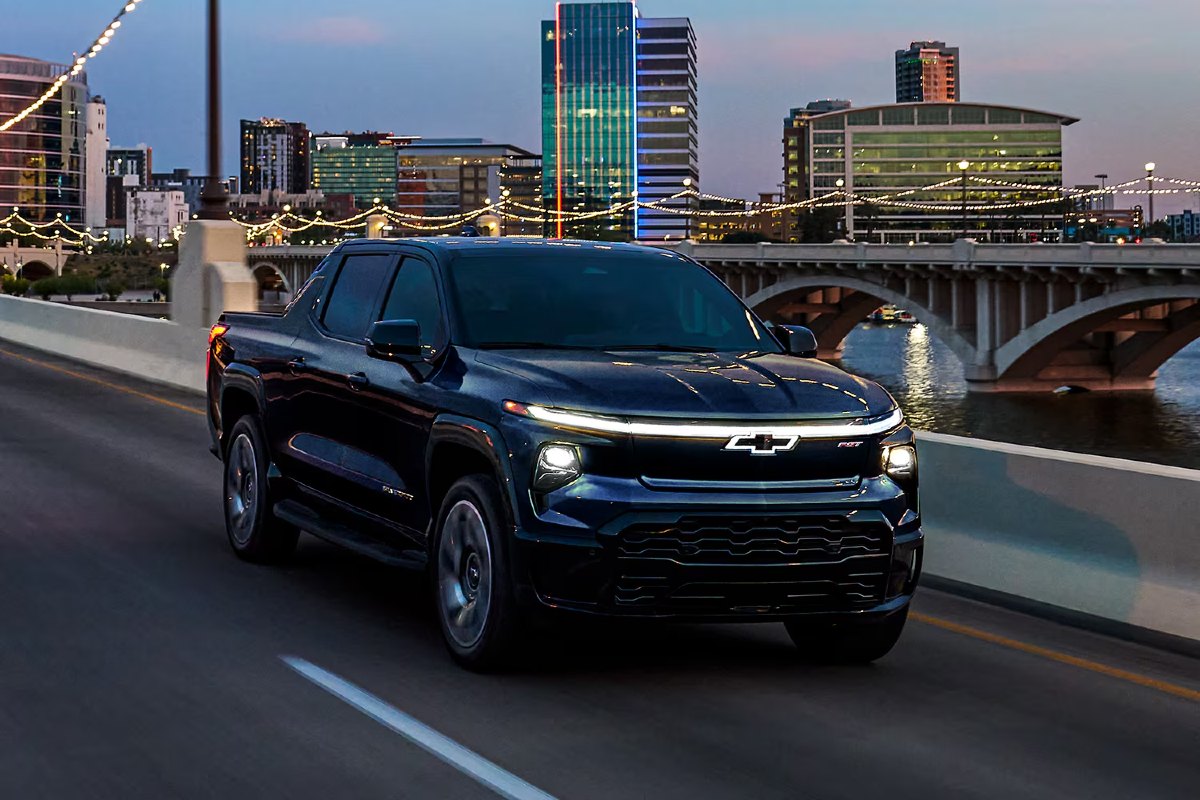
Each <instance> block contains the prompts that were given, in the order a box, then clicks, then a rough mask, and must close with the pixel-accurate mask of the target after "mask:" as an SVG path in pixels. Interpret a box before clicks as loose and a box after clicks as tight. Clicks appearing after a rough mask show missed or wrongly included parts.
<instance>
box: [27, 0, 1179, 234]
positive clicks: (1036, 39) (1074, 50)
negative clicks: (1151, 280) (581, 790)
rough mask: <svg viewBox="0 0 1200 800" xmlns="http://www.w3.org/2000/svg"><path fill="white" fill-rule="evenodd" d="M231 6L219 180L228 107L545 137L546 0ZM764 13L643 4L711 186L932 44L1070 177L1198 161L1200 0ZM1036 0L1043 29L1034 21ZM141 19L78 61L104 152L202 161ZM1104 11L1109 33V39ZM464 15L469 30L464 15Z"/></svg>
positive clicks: (62, 28) (192, 10)
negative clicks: (683, 58)
mask: <svg viewBox="0 0 1200 800" xmlns="http://www.w3.org/2000/svg"><path fill="white" fill-rule="evenodd" d="M59 5H60V7H61V8H60V9H59V12H58V13H56V14H54V15H44V18H43V15H36V14H27V15H23V16H22V17H20V18H19V19H17V20H16V21H15V22H14V23H13V24H12V25H11V26H10V31H11V32H12V33H13V39H12V43H11V44H6V45H5V46H4V48H3V49H5V50H7V51H18V52H20V53H21V54H22V55H29V56H34V57H38V58H45V59H49V60H55V61H64V60H66V59H67V58H69V56H70V52H71V50H73V49H77V48H80V47H82V46H83V44H84V43H86V42H87V41H88V40H89V39H90V37H91V36H94V33H95V28H96V27H97V25H100V24H103V21H104V19H106V18H107V15H108V14H109V13H110V12H111V9H110V8H108V4H107V3H105V2H100V0H71V2H64V3H61V4H59ZM192 5H193V6H194V5H195V4H192ZM225 5H226V7H225V8H224V9H223V12H224V48H225V59H224V67H225V80H226V83H225V120H224V122H225V125H224V128H223V134H224V138H225V148H224V171H225V172H226V173H227V174H236V173H237V166H238V164H237V144H238V137H237V128H236V123H237V119H239V118H241V117H246V118H257V117H260V116H279V117H285V118H288V119H296V120H300V121H303V122H306V123H307V124H308V125H309V127H310V129H313V130H326V129H328V130H345V129H351V130H363V129H377V130H391V131H394V132H395V133H397V134H416V135H422V136H429V137H436V136H483V137H485V138H488V139H490V140H492V141H508V142H512V143H514V144H517V145H520V146H523V147H527V148H529V149H532V150H537V149H540V146H539V143H540V131H539V124H540V113H539V112H540V99H541V98H540V80H539V57H538V56H539V53H538V48H537V46H536V45H535V44H534V43H535V42H536V41H537V40H536V37H537V35H538V23H539V21H540V20H541V19H544V18H545V17H546V15H547V14H548V13H551V12H552V11H553V7H554V4H553V3H552V2H544V1H543V0H517V2H514V3H511V4H510V6H509V7H508V9H507V11H506V13H505V14H504V15H502V16H498V15H480V14H476V15H475V16H474V17H472V16H470V15H471V14H472V12H473V11H477V9H475V6H474V4H471V3H468V2H465V0H458V1H457V2H456V1H455V0H450V2H446V3H442V4H439V5H437V6H436V7H433V6H419V7H415V8H402V7H397V6H396V5H395V4H391V3H385V2H380V1H379V0H374V1H368V2H364V3H360V4H358V5H356V7H355V11H354V13H353V14H343V15H341V16H332V17H331V16H328V15H327V14H325V13H324V12H325V11H326V10H327V9H326V8H325V7H322V6H318V5H317V4H315V3H313V4H311V8H307V7H306V6H307V4H304V3H299V4H297V3H283V2H280V0H262V2H259V3H255V4H254V7H253V8H244V7H242V6H241V5H240V4H225ZM776 6H777V4H774V3H769V2H766V1H765V0H750V2H747V3H743V4H740V5H739V6H738V8H737V9H731V8H728V7H725V6H724V5H718V4H714V3H710V2H701V1H700V0H691V1H690V2H687V1H685V0H643V2H641V3H640V7H641V9H642V12H643V13H644V14H649V15H653V16H675V15H678V16H689V17H691V18H692V21H693V24H694V26H695V27H696V33H697V38H698V41H699V48H698V49H699V61H700V74H701V76H702V77H701V80H700V107H701V109H702V113H701V131H700V140H701V148H700V164H701V172H702V174H703V175H704V183H703V188H704V189H705V190H706V191H712V192H715V193H720V194H730V195H738V196H753V195H754V194H755V193H756V192H758V191H769V190H772V189H773V188H774V187H776V186H777V184H778V182H779V181H780V179H781V171H780V158H779V154H780V152H781V144H780V142H779V129H778V119H779V118H780V117H781V115H783V114H786V112H787V109H788V108H791V107H794V106H797V105H802V104H804V103H807V102H808V101H810V100H815V99H820V98H822V97H847V98H849V99H851V100H853V101H854V103H855V105H869V104H873V103H879V102H888V101H889V100H890V95H891V94H892V92H893V89H894V85H893V82H894V72H893V58H894V52H895V50H896V49H898V48H904V47H906V46H907V44H908V42H910V41H915V40H920V39H927V38H928V39H941V40H945V41H948V42H950V43H952V44H953V45H955V46H958V47H959V48H961V52H962V59H963V68H962V98H963V100H973V101H978V102H988V103H1011V104H1014V105H1021V106H1027V107H1032V108H1038V109H1043V110H1046V111H1050V112H1054V113H1062V114H1070V115H1072V116H1077V117H1080V118H1082V122H1081V123H1080V124H1079V125H1077V126H1075V127H1074V128H1073V130H1072V131H1071V132H1070V133H1069V135H1068V136H1067V138H1066V147H1067V162H1068V163H1067V174H1066V182H1067V183H1068V184H1073V183H1088V182H1093V178H1092V176H1093V174H1094V173H1099V172H1103V173H1107V174H1109V175H1111V176H1112V177H1113V179H1114V180H1116V179H1118V178H1120V179H1127V178H1133V177H1136V176H1137V175H1138V174H1139V173H1140V171H1141V170H1140V167H1141V164H1142V163H1144V162H1145V161H1147V160H1153V161H1156V162H1157V163H1158V165H1159V174H1160V175H1179V176H1188V177H1195V174H1196V173H1197V172H1200V170H1198V169H1197V167H1196V166H1195V160H1194V157H1193V156H1192V151H1193V149H1194V148H1193V144H1192V140H1193V138H1194V134H1195V132H1196V130H1197V129H1198V128H1200V110H1198V109H1200V87H1197V86H1196V85H1195V83H1194V82H1190V81H1182V80H1179V79H1178V75H1179V69H1180V65H1181V64H1186V63H1187V53H1188V48H1187V37H1186V31H1187V30H1188V29H1190V28H1194V24H1191V25H1189V24H1188V23H1189V22H1192V23H1196V22H1200V9H1197V8H1195V7H1192V6H1191V5H1190V4H1188V3H1185V2H1183V0H1149V2H1146V3H1143V4H1141V14H1140V15H1139V17H1138V19H1143V18H1144V19H1147V20H1150V21H1148V22H1147V24H1146V25H1145V26H1140V27H1139V26H1138V25H1136V24H1124V23H1125V22H1127V21H1128V20H1127V17H1128V16H1129V15H1126V14H1124V13H1123V12H1124V9H1125V8H1126V7H1127V6H1126V5H1125V4H1121V5H1118V4H1117V3H1115V2H1099V3H1089V4H1088V5H1087V6H1086V8H1087V9H1088V13H1087V14H1081V13H1079V12H1080V9H1082V8H1084V6H1083V4H1080V3H1075V2H1062V3H1059V4H1055V5H1054V6H1053V7H1050V8H1046V7H1045V4H1041V5H1035V4H1034V3H1032V2H1027V1H1026V0H1014V1H1013V2H1009V3H1006V4H1004V7H1003V8H1000V9H983V8H978V9H971V10H970V11H968V12H963V11H961V10H957V9H956V13H955V14H952V15H951V14H948V13H944V12H948V11H949V10H950V9H951V8H952V6H951V4H949V3H947V2H942V1H941V0H935V2H931V3H929V4H926V5H925V6H923V7H921V8H920V9H919V10H917V11H915V12H914V11H911V10H908V11H906V12H905V14H904V17H903V19H901V18H900V15H898V14H897V13H895V12H889V11H886V10H885V8H886V7H885V6H884V5H883V4H882V3H880V2H876V0H858V2H853V3H851V4H850V5H849V8H850V9H852V10H855V11H858V12H859V13H857V14H855V15H854V17H853V19H851V20H850V21H849V22H847V20H846V19H845V16H846V14H845V9H847V6H845V5H844V6H843V7H842V9H843V10H842V11H841V12H840V13H837V12H830V11H827V10H824V9H804V8H783V9H781V8H778V7H776ZM288 10H290V11H289V12H288V13H285V11H288ZM1035 11H1037V12H1038V15H1037V17H1036V18H1037V19H1038V23H1039V24H1038V27H1037V29H1036V30H1034V29H1031V28H1030V26H1029V25H1028V20H1029V19H1030V18H1032V17H1031V16H1030V15H1031V14H1033V13H1034V12H1035ZM296 12H300V13H296ZM136 13H137V15H138V16H137V18H136V19H132V20H130V23H131V24H130V25H128V26H127V29H126V30H124V31H123V32H122V40H121V41H120V42H119V43H118V44H117V46H115V47H113V48H109V49H107V50H106V51H105V52H104V54H103V55H102V56H101V57H100V58H98V59H96V60H95V62H93V63H92V64H89V83H90V85H91V88H92V91H93V92H95V93H98V94H100V95H102V96H104V97H105V98H106V100H107V101H108V109H109V135H110V137H111V139H112V142H113V144H114V145H122V146H129V145H135V144H138V143H140V142H143V141H144V142H147V143H149V144H150V145H152V146H153V147H154V148H155V151H156V161H159V162H160V163H161V164H163V165H164V166H166V167H191V168H192V169H193V170H194V171H202V170H201V169H200V165H201V161H202V152H203V148H202V135H203V133H202V125H201V124H200V123H201V119H200V116H201V114H200V112H201V111H202V98H203V82H202V81H203V70H202V50H203V33H202V31H203V27H202V24H201V23H202V19H201V9H200V8H199V7H198V6H197V7H192V6H184V5H182V4H180V3H178V2H171V1H170V0H161V1H158V0H156V2H150V3H146V4H144V5H143V6H140V7H139V8H138V10H137V12H136ZM1117 15H1120V17H1119V19H1120V21H1122V23H1123V24H1122V25H1121V26H1120V29H1121V30H1122V36H1121V37H1120V38H1119V39H1113V38H1112V35H1111V31H1112V30H1114V29H1115V26H1114V24H1113V23H1114V22H1115V21H1118V16H1117ZM472 19H474V20H478V21H479V22H480V24H478V25H474V26H473V25H469V24H464V20H472ZM1153 20H1160V21H1164V22H1165V21H1167V20H1169V21H1170V24H1161V23H1155V22H1152V21H1153ZM768 23H769V24H768ZM847 30H849V31H851V32H850V33H847ZM181 31H187V33H186V34H182V35H181ZM1006 32H1009V33H1011V35H1005V34H1006ZM17 42H20V44H19V45H17V44H16V43H17ZM431 64H433V65H435V67H434V68H432V69H431V68H430V66H429V65H431ZM246 75H251V76H253V79H252V80H249V81H248V80H246V79H245V78H244V77H243V76H246ZM392 75H394V76H396V77H395V78H389V77H388V76H392ZM792 75H794V76H795V77H789V76H792ZM412 76H417V78H416V79H413V77H412ZM357 87H362V88H361V90H359V89H358V88H357ZM147 100H149V101H150V102H145V101H147ZM1146 120H1152V121H1153V122H1152V124H1150V125H1146ZM1147 130H1149V135H1147V133H1146V131H1147ZM1193 198H1195V195H1187V196H1186V197H1185V196H1179V197H1167V198H1163V202H1162V204H1161V209H1160V210H1161V212H1163V213H1167V212H1172V211H1175V210H1177V209H1178V208H1182V207H1184V206H1188V207H1195V202H1194V201H1193ZM1119 202H1120V201H1119V200H1118V203H1119Z"/></svg>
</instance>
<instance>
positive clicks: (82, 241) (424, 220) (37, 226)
mask: <svg viewBox="0 0 1200 800" xmlns="http://www.w3.org/2000/svg"><path fill="white" fill-rule="evenodd" d="M137 2H141V0H132V1H131V2H130V3H129V5H131V6H136V4H137ZM967 179H968V180H969V181H971V182H972V183H975V184H977V185H982V186H988V187H995V188H997V189H1006V190H1009V192H1011V193H1019V192H1038V193H1039V194H1047V193H1049V194H1051V195H1053V196H1050V197H1041V198H1038V199H1032V200H1021V201H1013V202H992V203H981V202H972V203H968V204H967V205H966V210H967V211H969V212H972V213H987V212H996V211H1009V210H1013V209H1022V208H1036V207H1038V206H1047V205H1053V204H1056V203H1061V202H1063V201H1064V200H1080V199H1086V198H1091V197H1097V196H1102V195H1107V196H1115V195H1118V194H1123V195H1146V194H1151V195H1157V194H1162V195H1170V194H1181V193H1182V194H1186V193H1191V192H1195V191H1200V181H1195V180H1187V179H1182V178H1164V177H1155V178H1154V179H1153V180H1154V181H1155V182H1161V183H1165V184H1171V185H1173V186H1174V187H1175V188H1168V189H1151V188H1141V187H1140V186H1139V185H1140V184H1141V183H1142V182H1143V181H1145V180H1147V179H1146V178H1137V179H1134V180H1129V181H1125V182H1122V183H1116V184H1113V185H1111V186H1107V187H1101V188H1090V189H1084V188H1073V187H1066V186H1047V185H1045V184H1030V183H1018V182H1012V181H1004V180H997V179H993V178H984V177H981V176H975V175H969V176H967ZM961 182H962V179H961V178H950V179H947V180H944V181H939V182H937V183H932V184H929V185H927V186H922V187H916V188H911V189H906V190H903V191H897V192H891V193H888V194H880V195H873V194H859V193H855V192H853V191H846V190H845V189H842V188H838V189H836V190H833V191H828V192H826V193H824V194H821V195H819V196H817V197H813V198H809V199H807V200H801V201H796V202H792V203H783V202H780V203H775V202H753V201H746V200H738V199H736V198H727V197H722V196H720V195H714V194H710V193H701V192H699V191H697V190H696V189H694V188H691V187H688V188H686V189H684V190H682V191H680V192H677V193H676V194H674V195H671V196H670V197H666V198H662V199H660V200H656V201H654V202H642V201H639V200H637V199H636V198H635V199H632V200H626V201H622V202H620V203H616V204H614V205H612V206H609V207H607V208H603V209H598V210H592V211H571V210H566V209H564V210H562V211H559V210H557V209H541V208H538V207H536V206H532V205H529V204H527V203H522V202H520V201H518V200H514V199H512V198H509V197H502V198H500V199H499V200H498V201H496V202H493V203H489V204H488V205H486V206H483V207H482V208H478V209H474V210H472V211H467V212H462V213H459V214H444V215H430V216H423V215H420V214H411V213H407V212H403V211H399V210H397V209H394V208H390V207H388V206H387V205H386V204H384V203H382V201H380V200H379V199H378V198H376V200H375V203H374V204H373V205H372V206H371V208H368V209H365V210H363V211H358V212H356V213H355V214H353V215H351V216H349V217H346V218H344V219H339V220H331V219H328V218H326V217H325V216H324V214H323V212H322V211H321V210H317V211H315V212H314V214H313V216H312V217H305V216H302V215H301V214H300V213H298V212H296V211H293V210H292V209H291V208H290V207H288V206H285V207H284V211H283V212H282V213H277V214H273V215H272V217H271V219H268V220H262V221H258V222H250V221H246V220H241V219H237V218H236V217H234V216H233V213H232V212H231V213H230V218H231V220H232V221H233V222H235V223H237V224H238V225H240V226H241V227H242V228H243V229H244V230H245V232H246V237H247V239H248V240H255V239H261V238H263V237H267V236H275V235H288V236H295V235H296V234H300V233H303V232H305V231H310V230H311V231H314V232H315V230H316V229H336V230H341V231H360V230H363V229H365V227H366V226H367V225H368V224H369V223H370V218H371V217H383V218H384V221H383V222H381V223H379V224H380V225H382V226H388V225H390V226H396V227H402V228H405V229H408V230H416V231H428V232H431V233H434V232H444V231H448V230H452V229H454V228H457V227H460V226H462V225H464V224H466V223H469V222H473V221H476V220H478V219H479V218H480V217H483V216H485V215H493V216H495V217H499V218H501V219H503V220H511V221H516V222H523V223H527V224H547V223H557V222H558V221H560V220H561V221H563V222H581V221H586V220H589V219H597V218H600V217H608V216H613V215H616V214H621V213H625V212H628V211H629V210H631V209H633V208H639V209H648V210H655V211H659V212H663V213H667V214H671V215H674V216H680V217H683V216H692V217H704V218H708V217H711V218H737V217H752V216H757V215H761V214H764V213H778V212H783V211H789V210H800V209H818V208H846V207H850V206H855V207H857V206H864V205H870V206H880V207H890V208H902V209H911V210H919V211H944V210H945V209H946V208H947V207H948V201H942V202H916V201H906V200H903V199H902V198H905V197H911V196H913V195H917V194H922V193H926V192H934V191H937V190H939V189H947V188H950V187H955V186H958V185H960V184H961ZM1151 185H1153V184H1151ZM1132 187H1138V188H1132ZM680 198H687V199H693V198H695V199H699V200H716V201H721V202H728V203H741V204H743V209H737V210H724V209H711V210H710V209H697V208H694V207H679V206H673V205H668V203H670V202H671V201H675V200H679V199H680ZM954 206H955V207H956V208H957V207H959V205H958V204H957V203H955V204H954ZM522 212H526V213H522ZM51 231H52V233H51ZM0 232H2V233H5V234H9V235H15V236H19V237H20V236H28V237H31V238H35V239H37V240H39V241H45V242H51V241H61V242H62V243H63V244H65V245H67V246H71V247H81V246H82V247H90V246H91V245H93V244H102V243H109V242H111V239H110V237H109V234H108V233H107V232H102V233H100V234H95V233H93V232H92V229H91V228H90V227H84V228H80V227H78V226H75V225H72V224H71V223H70V222H69V221H67V220H65V219H63V218H62V215H61V214H59V215H58V217H57V218H56V219H53V220H50V221H47V222H37V221H34V220H30V219H27V218H26V217H24V216H22V215H21V213H20V208H19V207H17V206H14V207H13V209H12V212H11V213H9V214H8V215H7V216H5V217H0ZM183 234H184V229H183V228H181V227H176V228H175V229H173V230H172V238H173V239H174V240H175V241H178V240H179V239H180V237H181V236H182V235H183ZM125 241H126V242H129V241H132V240H131V239H129V238H128V237H126V239H125ZM322 241H324V240H322ZM159 244H160V245H167V246H170V245H169V243H168V242H167V240H163V241H162V242H160V243H159Z"/></svg>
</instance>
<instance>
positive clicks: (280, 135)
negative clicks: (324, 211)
mask: <svg viewBox="0 0 1200 800" xmlns="http://www.w3.org/2000/svg"><path fill="white" fill-rule="evenodd" d="M241 133H242V136H241V164H242V172H241V189H242V191H243V192H246V193H248V194H257V193H259V192H267V191H279V192H285V193H289V194H294V193H302V192H307V191H308V189H309V185H310V178H311V169H312V167H311V158H310V152H311V150H310V148H311V139H312V137H311V135H310V134H309V132H308V127H307V126H306V125H305V124H304V123H303V122H285V121H284V120H281V119H269V118H267V117H263V118H262V119H258V120H252V119H244V120H242V122H241Z"/></svg>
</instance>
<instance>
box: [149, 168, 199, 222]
mask: <svg viewBox="0 0 1200 800" xmlns="http://www.w3.org/2000/svg"><path fill="white" fill-rule="evenodd" d="M150 188H151V189H173V190H175V191H179V192H183V199H184V202H185V203H187V207H188V216H189V217H190V216H191V215H193V214H197V213H199V211H200V206H201V200H200V195H201V193H202V192H203V191H204V176H203V175H193V174H192V171H191V170H190V169H173V170H171V171H170V172H153V173H151V174H150Z"/></svg>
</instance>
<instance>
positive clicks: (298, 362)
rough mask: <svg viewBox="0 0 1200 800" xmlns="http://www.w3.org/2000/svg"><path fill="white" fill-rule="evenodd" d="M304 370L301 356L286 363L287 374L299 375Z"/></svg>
mask: <svg viewBox="0 0 1200 800" xmlns="http://www.w3.org/2000/svg"><path fill="white" fill-rule="evenodd" d="M305 368H306V367H305V364H304V357H303V356H297V357H296V358H293V359H292V360H291V361H289V362H288V372H290V373H292V374H293V375H299V374H300V373H301V372H304V370H305Z"/></svg>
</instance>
